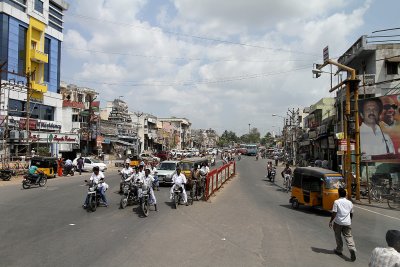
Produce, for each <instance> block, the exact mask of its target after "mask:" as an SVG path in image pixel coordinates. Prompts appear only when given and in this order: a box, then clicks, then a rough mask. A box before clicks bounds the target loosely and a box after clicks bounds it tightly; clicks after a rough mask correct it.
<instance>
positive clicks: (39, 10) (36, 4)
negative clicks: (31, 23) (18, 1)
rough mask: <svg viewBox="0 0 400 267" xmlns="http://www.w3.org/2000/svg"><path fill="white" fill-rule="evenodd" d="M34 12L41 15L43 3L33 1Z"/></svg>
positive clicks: (39, 0) (36, 0) (37, 0)
mask: <svg viewBox="0 0 400 267" xmlns="http://www.w3.org/2000/svg"><path fill="white" fill-rule="evenodd" d="M35 10H36V11H37V12H40V13H42V14H43V2H42V1H41V0H35Z"/></svg>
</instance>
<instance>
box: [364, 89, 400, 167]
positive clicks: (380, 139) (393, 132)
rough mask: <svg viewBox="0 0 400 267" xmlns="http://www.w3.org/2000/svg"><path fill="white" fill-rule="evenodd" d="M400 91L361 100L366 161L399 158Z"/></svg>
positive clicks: (396, 160)
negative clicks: (396, 93)
mask: <svg viewBox="0 0 400 267" xmlns="http://www.w3.org/2000/svg"><path fill="white" fill-rule="evenodd" d="M399 103H400V95H389V96H382V97H374V98H368V99H363V100H360V101H359V102H358V108H359V115H360V122H361V125H360V149H361V159H362V160H363V161H378V162H400V110H399Z"/></svg>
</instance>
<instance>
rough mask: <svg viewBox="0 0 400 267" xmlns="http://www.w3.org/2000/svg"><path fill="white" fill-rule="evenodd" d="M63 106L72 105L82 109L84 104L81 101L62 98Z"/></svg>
mask: <svg viewBox="0 0 400 267" xmlns="http://www.w3.org/2000/svg"><path fill="white" fill-rule="evenodd" d="M63 107H72V108H79V109H84V108H85V104H83V103H82V102H76V101H71V100H63Z"/></svg>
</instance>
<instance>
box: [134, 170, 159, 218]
mask: <svg viewBox="0 0 400 267" xmlns="http://www.w3.org/2000/svg"><path fill="white" fill-rule="evenodd" d="M144 173H145V174H144V175H143V176H140V177H139V178H138V179H139V180H140V182H142V183H143V184H145V185H146V187H147V188H149V190H150V196H151V200H152V202H153V204H154V208H155V210H156V211H157V199H156V196H155V195H154V190H153V182H154V177H153V176H152V175H150V169H146V170H145V172H144Z"/></svg>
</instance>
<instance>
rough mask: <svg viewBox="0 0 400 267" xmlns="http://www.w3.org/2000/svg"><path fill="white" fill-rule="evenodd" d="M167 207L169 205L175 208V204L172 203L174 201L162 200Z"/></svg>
mask: <svg viewBox="0 0 400 267" xmlns="http://www.w3.org/2000/svg"><path fill="white" fill-rule="evenodd" d="M164 203H165V204H166V205H167V206H168V207H170V208H171V209H173V210H174V209H175V205H174V203H173V202H172V200H170V201H165V202H164Z"/></svg>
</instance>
